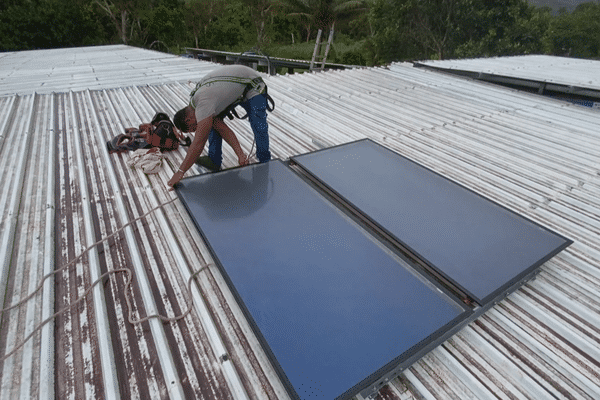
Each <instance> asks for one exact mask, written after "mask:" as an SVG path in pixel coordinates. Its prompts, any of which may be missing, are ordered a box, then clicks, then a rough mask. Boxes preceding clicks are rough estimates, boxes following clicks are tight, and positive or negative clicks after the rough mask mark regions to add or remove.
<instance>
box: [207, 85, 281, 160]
mask: <svg viewBox="0 0 600 400" xmlns="http://www.w3.org/2000/svg"><path fill="white" fill-rule="evenodd" d="M240 106H242V107H243V108H244V110H246V113H248V120H249V121H250V127H251V128H252V132H254V140H255V142H256V157H257V158H258V161H260V162H261V163H263V162H267V161H269V160H270V159H271V152H270V151H269V124H268V123H267V96H265V95H262V94H259V95H258V96H254V97H252V98H251V99H250V100H247V101H245V102H243V103H241V104H240ZM222 145H223V138H221V135H219V134H218V133H217V132H216V131H215V130H214V129H211V131H210V135H209V136H208V156H209V157H210V159H211V161H212V162H213V163H215V165H218V166H219V167H220V166H221V162H222V160H223V151H222V148H221V147H222Z"/></svg>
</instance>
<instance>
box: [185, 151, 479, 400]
mask: <svg viewBox="0 0 600 400" xmlns="http://www.w3.org/2000/svg"><path fill="white" fill-rule="evenodd" d="M177 191H178V194H179V196H180V198H181V199H182V201H183V202H184V203H185V205H186V207H187V209H188V211H189V212H190V214H191V216H192V217H193V219H194V221H195V223H196V224H197V226H198V227H199V229H200V231H201V233H202V235H203V236H204V238H205V239H206V240H207V242H208V243H209V245H210V248H211V251H212V252H213V254H214V255H215V257H216V259H217V262H218V263H219V266H220V268H221V269H222V272H223V274H224V276H225V279H226V280H227V282H228V284H229V285H230V287H231V289H232V291H233V293H234V294H235V295H236V297H237V300H238V302H239V303H240V305H241V306H242V309H244V311H245V312H246V315H247V317H248V320H249V321H250V322H251V324H252V325H253V328H254V329H255V332H256V333H257V335H258V337H259V339H260V340H261V342H262V344H263V346H264V348H265V350H266V351H267V354H269V356H270V357H271V358H272V360H273V363H274V365H275V366H276V368H278V371H279V373H280V375H281V377H282V379H283V381H284V382H285V383H286V385H288V389H289V390H290V393H291V394H292V395H293V396H296V395H295V394H294V393H296V394H297V396H298V398H302V399H333V398H335V397H336V396H341V397H340V398H347V397H348V396H350V395H352V394H354V393H355V392H357V391H358V390H362V389H363V388H365V387H367V386H368V385H369V384H371V383H374V382H375V380H376V379H378V378H380V377H381V375H382V374H384V373H386V372H388V371H389V370H390V369H391V368H393V367H394V366H396V365H397V364H398V363H399V362H402V361H404V360H406V359H407V358H408V357H409V356H411V355H413V354H414V352H415V351H417V350H419V349H422V348H423V346H426V345H427V344H428V343H432V341H434V340H435V339H436V338H438V337H439V336H440V335H441V334H443V333H444V332H445V330H446V329H449V328H450V327H452V326H454V325H455V324H457V323H459V322H460V321H461V320H463V319H464V318H466V317H467V316H468V315H470V311H465V310H464V309H463V308H461V307H460V306H459V305H458V304H457V303H454V302H453V301H452V300H450V299H449V298H447V297H446V296H444V295H442V294H441V292H439V291H438V290H437V289H436V288H435V287H434V286H431V285H430V284H428V283H424V282H425V281H423V280H421V279H419V278H418V277H417V276H415V275H414V274H413V273H412V272H410V267H408V266H407V264H405V263H404V261H402V260H401V259H400V258H398V257H397V256H395V255H394V254H393V253H391V252H390V251H389V250H388V249H386V248H385V247H383V246H382V245H381V244H380V243H379V242H377V241H376V240H374V239H373V238H372V237H371V236H369V235H368V234H367V233H366V232H365V231H364V230H363V229H362V228H360V227H359V226H358V225H357V224H356V223H355V222H354V221H352V220H351V219H350V218H349V217H348V216H347V215H345V214H343V213H342V212H341V211H340V210H338V209H337V208H336V207H334V206H333V205H332V204H331V203H329V202H328V201H326V200H325V199H324V198H323V197H322V196H321V195H320V194H319V193H318V192H317V191H316V190H315V189H313V188H312V187H311V186H310V185H308V184H307V183H306V182H304V181H303V180H302V179H301V178H299V177H298V176H297V175H296V174H295V173H293V172H292V171H291V170H290V169H289V168H288V167H287V166H286V165H284V164H283V163H282V162H280V161H271V162H269V163H266V164H258V165H252V166H249V167H244V168H239V169H233V170H229V171H223V172H219V173H215V174H206V175H200V176H196V177H192V178H187V179H184V180H183V181H182V182H181V185H180V186H179V187H178V188H177ZM286 377H287V378H286ZM286 379H289V381H287V380H286Z"/></svg>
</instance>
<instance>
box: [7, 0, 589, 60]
mask: <svg viewBox="0 0 600 400" xmlns="http://www.w3.org/2000/svg"><path fill="white" fill-rule="evenodd" d="M333 26H335V31H336V37H339V38H342V41H343V42H344V43H343V46H342V47H343V48H344V50H339V48H338V49H336V46H335V41H337V40H339V39H335V40H334V48H333V52H334V54H335V58H336V60H337V61H338V62H345V63H352V64H355V63H360V64H380V63H387V62H391V61H396V60H411V59H428V58H437V59H442V58H463V57H482V56H498V55H516V54H532V53H546V54H556V55H571V56H576V57H588V58H599V57H600V4H598V2H590V3H587V4H582V5H580V6H578V7H577V8H576V9H575V10H574V11H573V12H572V13H568V12H566V11H563V12H562V13H559V14H558V15H553V14H552V13H551V10H550V9H549V8H545V9H544V8H535V7H533V6H531V5H529V4H528V2H527V1H525V0H70V1H65V0H4V1H3V2H1V3H0V51H12V50H26V49H38V48H54V47H71V46H86V45H97V44H109V43H125V44H131V45H135V46H140V47H147V48H153V49H158V50H163V51H171V52H178V51H179V49H181V48H183V47H198V48H212V49H220V50H230V51H231V50H234V51H239V50H240V49H245V50H247V49H250V48H258V49H261V48H262V49H263V50H264V49H268V48H274V47H276V46H277V45H279V46H281V45H287V46H292V44H293V43H295V45H296V46H299V47H302V48H303V49H304V47H310V44H309V43H310V41H311V40H314V38H315V37H316V34H317V30H318V29H323V30H325V32H326V33H325V34H326V35H327V32H328V30H329V29H330V28H331V27H333ZM300 42H308V43H300ZM350 42H351V43H350ZM349 43H350V44H349ZM361 46H362V47H361ZM340 48H341V47H340ZM302 51H303V54H304V52H306V51H305V50H302ZM310 53H311V54H312V51H311V52H310Z"/></svg>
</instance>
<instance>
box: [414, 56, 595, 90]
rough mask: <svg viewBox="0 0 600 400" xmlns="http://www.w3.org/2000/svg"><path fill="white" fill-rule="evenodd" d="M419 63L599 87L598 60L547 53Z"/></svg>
mask: <svg viewBox="0 0 600 400" xmlns="http://www.w3.org/2000/svg"><path fill="white" fill-rule="evenodd" d="M419 64H422V65H426V66H429V67H435V68H440V69H443V70H448V71H467V72H473V73H482V74H490V75H496V76H502V77H510V78H518V79H523V80H528V81H534V82H544V83H554V84H559V85H565V86H572V87H580V88H587V89H594V90H600V61H598V60H586V59H580V58H569V57H557V56H546V55H526V56H513V57H491V58H473V59H462V60H428V61H419Z"/></svg>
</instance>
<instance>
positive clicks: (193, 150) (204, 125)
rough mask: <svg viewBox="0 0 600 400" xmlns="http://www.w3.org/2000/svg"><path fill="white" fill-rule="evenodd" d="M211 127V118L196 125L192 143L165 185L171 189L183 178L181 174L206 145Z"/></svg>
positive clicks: (190, 165)
mask: <svg viewBox="0 0 600 400" xmlns="http://www.w3.org/2000/svg"><path fill="white" fill-rule="evenodd" d="M212 126H213V117H207V118H204V119H203V120H202V121H200V122H198V123H197V124H196V134H195V135H194V141H193V142H192V144H191V145H190V147H189V148H188V151H187V154H186V156H185V158H184V159H183V162H182V163H181V166H180V167H179V170H177V171H176V172H175V174H173V177H172V178H171V180H169V182H168V183H167V185H169V186H170V187H173V186H174V185H175V184H176V183H177V182H179V181H180V180H181V178H183V174H184V173H185V171H187V170H188V169H190V168H191V167H192V165H194V162H195V161H196V160H197V159H198V157H199V156H200V154H202V150H204V146H205V145H206V141H207V140H208V135H209V133H210V130H211V128H212Z"/></svg>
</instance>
